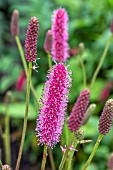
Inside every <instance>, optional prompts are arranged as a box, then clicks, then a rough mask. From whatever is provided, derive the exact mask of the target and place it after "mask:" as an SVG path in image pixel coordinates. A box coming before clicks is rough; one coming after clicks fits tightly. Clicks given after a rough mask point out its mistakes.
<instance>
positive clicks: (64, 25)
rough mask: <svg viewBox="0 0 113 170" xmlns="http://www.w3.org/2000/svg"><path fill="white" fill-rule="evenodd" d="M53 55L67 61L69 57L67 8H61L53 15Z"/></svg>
mask: <svg viewBox="0 0 113 170" xmlns="http://www.w3.org/2000/svg"><path fill="white" fill-rule="evenodd" d="M52 22H53V23H52V33H53V45H52V52H51V54H52V57H53V60H55V61H58V62H65V61H66V59H67V58H68V57H69V54H68V50H69V47H68V43H67V41H68V15H67V12H66V10H65V9H63V8H59V9H58V10H55V11H54V15H53V17H52Z"/></svg>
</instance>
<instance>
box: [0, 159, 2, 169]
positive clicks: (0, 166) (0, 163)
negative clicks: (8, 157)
mask: <svg viewBox="0 0 113 170" xmlns="http://www.w3.org/2000/svg"><path fill="white" fill-rule="evenodd" d="M0 168H2V161H1V159H0Z"/></svg>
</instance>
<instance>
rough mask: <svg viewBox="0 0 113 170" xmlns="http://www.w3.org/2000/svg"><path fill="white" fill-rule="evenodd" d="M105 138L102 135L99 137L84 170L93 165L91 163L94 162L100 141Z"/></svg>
mask: <svg viewBox="0 0 113 170" xmlns="http://www.w3.org/2000/svg"><path fill="white" fill-rule="evenodd" d="M103 136H104V135H102V134H100V135H99V137H98V139H97V141H96V143H95V145H94V148H93V150H92V152H91V154H90V156H89V158H88V160H87V162H86V164H85V166H84V168H83V170H86V169H87V168H88V166H89V165H90V163H91V161H92V159H93V157H94V155H95V153H96V151H97V149H98V146H99V144H100V141H101V140H102V138H103Z"/></svg>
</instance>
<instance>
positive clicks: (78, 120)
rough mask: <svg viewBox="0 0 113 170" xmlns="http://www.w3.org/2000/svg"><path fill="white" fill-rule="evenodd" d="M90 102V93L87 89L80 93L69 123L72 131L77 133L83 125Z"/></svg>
mask: <svg viewBox="0 0 113 170" xmlns="http://www.w3.org/2000/svg"><path fill="white" fill-rule="evenodd" d="M89 100H90V91H89V89H85V90H83V91H82V92H81V93H80V96H79V97H78V99H77V101H76V103H75V105H74V107H73V110H72V112H71V115H70V117H69V121H68V127H69V129H70V131H72V132H76V131H77V130H78V129H79V127H80V126H81V125H82V123H83V118H84V115H85V112H86V110H87V107H88V104H89Z"/></svg>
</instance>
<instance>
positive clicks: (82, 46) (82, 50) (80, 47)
mask: <svg viewBox="0 0 113 170" xmlns="http://www.w3.org/2000/svg"><path fill="white" fill-rule="evenodd" d="M84 49H85V46H84V43H82V42H81V43H80V44H79V54H83V52H84Z"/></svg>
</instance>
